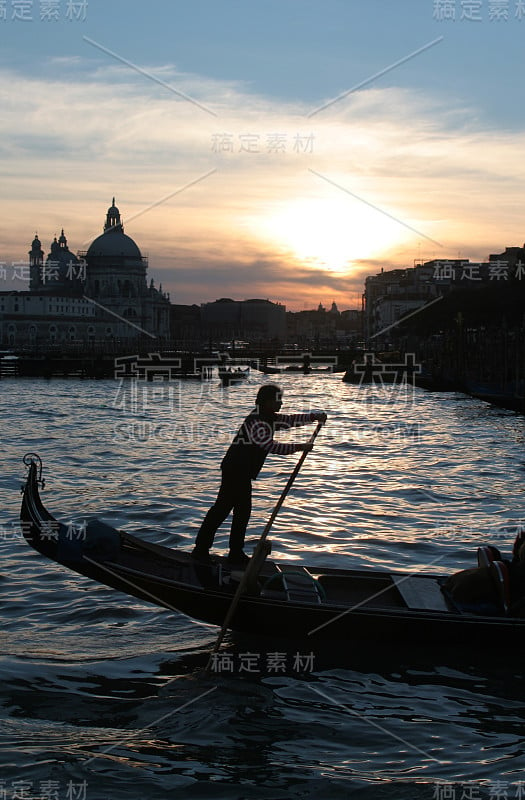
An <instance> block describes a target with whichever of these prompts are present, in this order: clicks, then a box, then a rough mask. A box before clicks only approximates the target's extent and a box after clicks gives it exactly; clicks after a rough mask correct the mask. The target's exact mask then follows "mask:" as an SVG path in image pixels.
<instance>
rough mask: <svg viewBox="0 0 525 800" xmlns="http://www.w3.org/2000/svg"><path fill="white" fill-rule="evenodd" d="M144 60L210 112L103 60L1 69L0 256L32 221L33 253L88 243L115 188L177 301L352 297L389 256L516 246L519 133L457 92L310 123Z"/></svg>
mask: <svg viewBox="0 0 525 800" xmlns="http://www.w3.org/2000/svg"><path fill="white" fill-rule="evenodd" d="M141 66H142V65H141ZM145 69H148V70H150V71H151V72H152V73H154V74H155V75H156V76H157V77H158V78H159V79H161V80H162V81H164V82H165V83H167V84H170V85H173V87H174V88H175V89H177V91H180V92H184V93H185V94H188V95H192V96H194V97H195V98H196V99H197V100H198V101H199V102H200V103H203V104H205V105H207V106H209V107H210V108H213V110H214V111H216V112H217V114H218V116H217V117H212V116H211V115H209V114H206V113H205V112H203V111H202V110H201V109H200V108H198V107H197V106H195V105H194V104H192V103H190V102H187V101H185V100H184V99H183V98H182V97H181V96H180V95H179V94H175V93H174V92H171V91H170V90H169V89H167V88H165V87H163V86H161V85H159V84H158V83H156V82H154V81H151V80H148V78H147V77H145V76H144V75H140V74H138V73H136V72H135V71H134V70H132V69H130V68H129V67H126V66H125V65H123V64H120V63H116V62H115V63H113V61H112V60H111V59H110V58H109V57H108V63H107V65H105V67H101V66H100V59H99V58H98V57H97V59H95V58H94V57H92V58H91V57H90V58H87V59H86V58H80V57H75V58H73V59H61V58H55V59H53V62H52V63H51V64H50V65H49V70H50V71H49V74H48V75H47V76H46V77H41V78H29V77H24V76H23V75H21V74H19V73H17V72H16V71H14V70H10V71H9V70H1V71H0V79H1V80H0V103H2V109H3V114H2V118H1V119H0V142H1V143H2V144H1V145H0V147H1V152H2V155H3V164H4V167H3V189H4V207H3V209H2V211H3V214H2V219H3V222H2V229H1V230H0V260H2V261H9V260H14V259H19V258H21V257H24V256H25V255H26V253H27V250H28V244H29V242H30V241H31V239H32V236H33V234H34V231H35V230H38V232H39V234H40V236H41V239H42V241H43V243H44V248H47V247H48V242H50V241H51V239H52V237H53V236H54V235H55V233H56V232H57V231H59V230H60V229H61V228H62V227H64V228H65V229H66V234H67V235H68V238H69V242H70V246H71V247H72V249H76V248H78V249H85V247H86V240H90V239H92V238H94V237H95V236H97V235H98V234H99V233H100V232H101V229H102V224H103V220H104V215H105V211H106V208H107V206H108V205H109V204H110V202H111V198H112V197H113V195H115V196H116V198H117V204H118V205H119V207H120V210H121V213H122V214H123V218H124V224H125V226H126V233H128V234H129V235H130V236H132V237H133V238H134V239H135V240H136V241H137V243H138V244H139V246H140V247H141V249H142V250H143V252H144V253H147V254H148V255H149V259H150V272H151V273H152V275H154V276H155V277H156V278H157V280H161V281H162V283H163V287H164V288H165V289H167V290H169V291H170V292H171V297H172V300H173V301H174V302H197V303H198V302H201V301H204V300H210V299H214V297H215V296H216V295H220V296H231V297H240V296H242V297H251V296H260V297H270V299H274V300H280V301H281V302H283V303H285V304H286V305H287V306H288V307H292V308H293V307H302V306H303V305H304V304H305V303H310V302H313V300H314V298H315V299H316V301H317V302H319V301H320V300H321V301H323V302H329V301H331V300H332V299H335V300H336V301H337V302H338V304H339V305H340V306H343V307H347V306H348V305H350V304H352V305H354V306H355V305H356V298H357V297H358V295H359V284H360V285H361V287H362V284H363V281H364V277H365V276H366V274H370V273H371V272H377V271H379V270H380V268H381V267H382V266H383V267H384V268H385V269H389V268H392V267H395V266H411V264H412V263H413V259H414V258H417V257H429V258H430V257H443V258H446V257H457V253H458V251H461V254H462V256H463V257H469V256H470V257H472V258H476V259H477V258H480V257H484V256H485V255H486V254H487V253H488V252H495V251H498V250H499V249H502V248H503V246H504V245H505V244H512V243H521V238H522V219H521V216H522V215H521V194H522V185H523V179H524V177H525V174H524V173H525V165H524V164H523V161H522V158H521V154H522V151H523V144H524V136H523V134H522V133H520V132H509V131H505V130H504V129H501V130H498V131H494V130H484V129H480V128H479V127H478V124H477V121H476V117H475V109H464V108H461V107H460V106H459V105H458V104H457V103H456V104H455V103H454V99H453V98H447V100H446V103H445V102H444V101H443V100H442V99H440V98H439V97H436V96H434V97H432V96H429V95H423V94H422V93H421V92H417V91H409V90H406V89H396V88H389V89H376V88H372V89H367V90H365V91H361V92H356V93H354V94H352V95H350V96H349V97H348V98H346V99H345V100H344V101H342V102H340V103H337V104H336V105H335V106H333V107H331V108H330V109H326V111H324V112H323V113H322V114H319V115H316V117H314V118H312V119H308V118H307V116H306V115H307V113H308V112H309V111H310V110H311V109H310V108H307V107H306V106H305V105H304V104H301V103H287V102H284V101H281V102H277V101H275V100H274V99H271V98H266V97H261V96H256V95H253V94H251V93H250V92H249V88H248V87H247V86H246V85H244V84H242V83H235V82H220V81H216V80H212V79H210V78H206V77H204V78H203V77H200V76H197V75H188V74H184V73H181V72H179V71H178V70H177V69H176V67H174V66H173V65H169V64H165V65H162V66H160V67H159V66H156V67H146V68H145ZM310 169H312V170H315V172H317V173H319V174H321V175H323V176H326V178H327V179H329V180H330V181H331V184H328V183H327V182H326V181H325V182H323V181H322V180H319V178H317V177H316V176H315V175H314V174H312V173H311V172H309V170H310ZM212 170H215V171H214V172H213V174H211V172H212ZM205 175H206V176H207V177H206V178H205V179H202V180H200V179H201V178H203V176H205ZM199 181H200V182H199ZM336 184H337V185H336ZM338 186H340V187H341V188H338ZM184 187H187V188H184ZM170 195H171V197H169V196H170ZM166 197H169V199H167V200H165V202H163V203H161V204H160V205H159V204H158V201H159V200H160V199H161V198H166ZM359 198H361V199H362V200H363V201H365V202H361V201H360V199H359ZM374 206H375V207H376V209H374V208H373V207H374ZM150 207H151V210H147V209H149V208H150ZM145 210H147V211H146V213H141V212H144V211H145ZM382 212H384V213H382ZM387 215H389V216H388V217H387ZM392 218H394V219H392ZM396 219H397V220H398V221H397V222H396ZM127 220H131V221H130V222H129V223H128V222H127ZM407 226H410V227H411V228H415V229H416V230H418V231H420V232H421V235H420V236H418V235H417V234H415V233H413V232H411V231H410V230H409V228H408V227H407ZM425 237H430V238H432V239H436V240H438V241H439V242H441V243H442V244H443V246H442V247H441V248H440V247H439V246H437V245H435V244H432V243H431V242H429V241H428V239H426V238H425ZM367 270H370V272H367ZM346 297H348V298H351V300H350V301H349V302H345V298H346ZM182 298H184V300H182Z"/></svg>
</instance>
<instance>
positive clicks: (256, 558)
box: [206, 422, 324, 671]
mask: <svg viewBox="0 0 525 800" xmlns="http://www.w3.org/2000/svg"><path fill="white" fill-rule="evenodd" d="M323 425H324V422H318V423H317V428H316V429H315V431H314V432H313V433H312V435H311V437H310V439H309V441H308V444H309V445H313V443H314V442H315V439H316V436H317V434H318V433H319V431H320V430H321V428H322V427H323ZM310 450H311V447H309V448H308V449H306V450H303V452H302V453H301V458H300V459H299V461H298V462H297V464H296V466H295V469H294V471H293V472H292V474H291V475H290V477H289V478H288V482H287V484H286V486H285V487H284V489H283V491H282V494H281V496H280V498H279V500H278V501H277V504H276V506H275V508H274V510H273V511H272V513H271V515H270V519H269V520H268V522H267V523H266V526H265V528H264V530H263V532H262V533H261V536H260V538H259V541H258V542H257V545H256V547H255V549H254V551H253V555H252V557H251V558H250V560H249V561H248V563H247V565H246V568H245V570H244V573H243V576H242V578H241V580H240V583H239V585H238V587H237V591H236V592H235V594H234V596H233V600H232V602H231V604H230V607H229V609H228V613H227V614H226V617H225V618H224V622H223V624H222V628H221V629H220V631H219V635H218V637H217V641H216V642H215V647H214V648H213V650H212V651H211V654H210V658H209V660H208V663H207V665H206V671H207V670H209V669H210V667H211V664H212V662H213V656H214V655H215V653H216V652H217V651H218V649H219V647H220V646H221V644H222V640H223V639H224V635H225V633H226V631H227V630H228V627H229V625H230V622H231V620H232V617H233V615H234V614H235V611H236V609H237V604H238V602H239V600H240V598H241V595H242V594H244V591H245V589H246V586H247V585H248V582H249V581H250V579H251V577H252V573H253V572H254V569H255V568H256V567H257V566H259V565H260V564H259V562H260V560H261V559H260V556H261V555H262V551H263V550H264V548H265V542H266V538H267V536H268V534H269V532H270V528H271V527H272V525H273V522H274V520H275V517H276V516H277V514H278V513H279V510H280V508H281V506H282V504H283V503H284V500H285V497H286V495H287V494H288V492H289V491H290V489H291V487H292V484H293V482H294V480H295V479H296V477H297V475H298V473H299V470H300V469H301V467H302V465H303V463H304V460H305V458H306V456H307V455H308V453H309V452H310Z"/></svg>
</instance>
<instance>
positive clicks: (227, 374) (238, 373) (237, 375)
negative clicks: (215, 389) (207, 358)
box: [219, 367, 250, 386]
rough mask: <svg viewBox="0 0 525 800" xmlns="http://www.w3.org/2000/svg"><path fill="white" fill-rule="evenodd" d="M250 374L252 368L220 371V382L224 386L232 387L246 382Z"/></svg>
mask: <svg viewBox="0 0 525 800" xmlns="http://www.w3.org/2000/svg"><path fill="white" fill-rule="evenodd" d="M249 374H250V367H246V369H241V368H240V367H238V368H237V369H231V368H227V369H220V370H219V380H220V382H221V383H222V385H223V386H231V385H232V384H234V383H241V381H244V380H246V378H248V376H249Z"/></svg>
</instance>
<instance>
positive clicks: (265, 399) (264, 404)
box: [255, 383, 283, 413]
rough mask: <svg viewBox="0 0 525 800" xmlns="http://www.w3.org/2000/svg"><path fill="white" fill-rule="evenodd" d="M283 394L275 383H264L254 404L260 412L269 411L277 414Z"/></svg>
mask: <svg viewBox="0 0 525 800" xmlns="http://www.w3.org/2000/svg"><path fill="white" fill-rule="evenodd" d="M282 397H283V393H282V390H281V388H280V387H279V386H276V384H275V383H265V384H264V386H261V388H260V389H259V391H258V392H257V397H256V398H255V404H256V406H257V408H258V410H259V412H261V411H270V412H274V413H277V412H278V411H279V409H280V408H281V406H282Z"/></svg>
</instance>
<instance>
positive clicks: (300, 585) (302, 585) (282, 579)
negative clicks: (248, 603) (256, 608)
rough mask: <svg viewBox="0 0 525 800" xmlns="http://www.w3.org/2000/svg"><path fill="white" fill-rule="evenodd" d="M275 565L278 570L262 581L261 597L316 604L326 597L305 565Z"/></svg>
mask: <svg viewBox="0 0 525 800" xmlns="http://www.w3.org/2000/svg"><path fill="white" fill-rule="evenodd" d="M275 566H276V567H277V569H278V572H277V573H276V574H274V575H272V576H271V577H270V578H268V580H267V581H266V582H265V583H264V585H263V587H262V589H261V597H267V598H268V599H271V600H283V599H286V600H289V601H291V602H294V603H317V604H319V603H322V602H323V601H324V600H325V599H326V596H325V593H324V589H323V587H322V586H321V584H320V583H319V582H318V581H317V580H316V578H314V576H313V575H312V574H311V573H310V572H308V570H307V569H306V568H305V567H300V566H299V567H295V566H285V565H281V566H279V565H277V564H276V565H275Z"/></svg>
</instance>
